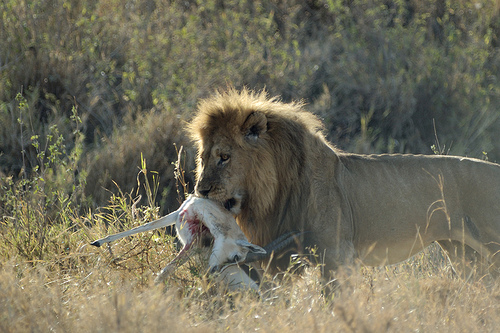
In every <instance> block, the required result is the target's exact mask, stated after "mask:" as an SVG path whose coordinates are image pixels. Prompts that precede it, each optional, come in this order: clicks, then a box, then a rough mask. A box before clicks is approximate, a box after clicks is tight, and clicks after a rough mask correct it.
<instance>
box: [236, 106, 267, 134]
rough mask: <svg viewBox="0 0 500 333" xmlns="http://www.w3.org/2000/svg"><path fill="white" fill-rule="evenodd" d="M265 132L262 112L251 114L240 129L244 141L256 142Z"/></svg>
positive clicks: (265, 126)
mask: <svg viewBox="0 0 500 333" xmlns="http://www.w3.org/2000/svg"><path fill="white" fill-rule="evenodd" d="M266 131H267V118H266V116H265V115H264V114H263V113H262V112H258V111H255V112H252V113H251V114H250V115H249V116H248V117H247V119H246V120H245V122H244V123H243V126H242V127H241V132H242V133H243V135H244V136H245V139H247V140H251V141H256V140H257V139H258V138H259V136H261V135H262V134H264V133H265V132H266Z"/></svg>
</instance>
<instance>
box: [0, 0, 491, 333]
mask: <svg viewBox="0 0 500 333" xmlns="http://www.w3.org/2000/svg"><path fill="white" fill-rule="evenodd" d="M0 15H1V17H0V216H1V218H2V220H1V225H0V238H1V239H0V257H1V258H2V259H1V260H0V267H1V268H2V272H1V274H0V330H1V331H6V332H8V331H28V330H29V331H48V330H52V331H90V330H95V331H110V330H111V331H164V330H166V329H169V330H173V331H180V330H182V331H190V330H191V331H207V330H217V331H253V330H262V331H278V330H279V331H281V330H282V329H284V328H285V329H287V330H293V331H299V330H301V331H302V330H304V329H307V330H308V331H309V330H311V329H312V330H315V331H331V330H338V331H351V330H354V331H398V332H400V331H435V330H438V329H439V330H445V331H454V332H456V331H495V330H496V329H497V328H498V326H499V323H500V306H499V305H498V304H499V299H500V286H498V283H497V284H493V285H489V286H485V285H484V284H482V283H476V282H470V283H468V282H464V280H462V279H456V278H454V277H452V276H451V275H450V272H449V266H448V265H447V262H446V260H444V258H443V257H442V255H441V254H440V252H439V251H438V250H437V249H431V250H429V251H426V252H424V253H422V254H421V255H419V256H417V257H416V258H413V259H411V260H410V261H408V262H405V263H403V264H401V265H398V266H393V267H389V268H379V269H366V268H364V269H360V270H358V271H359V273H355V274H354V275H353V276H351V277H350V278H347V279H346V282H345V286H344V288H343V289H342V292H341V293H339V294H338V295H336V296H335V299H334V300H325V299H324V298H323V297H322V294H321V290H320V287H319V285H318V281H317V274H316V273H317V268H315V267H312V268H310V269H308V270H307V273H306V274H305V275H303V276H302V277H294V276H288V275H287V277H286V279H290V280H293V282H292V283H290V284H287V285H283V284H282V285H281V287H277V288H276V289H275V290H274V291H273V293H272V294H270V295H266V297H264V301H260V302H259V301H256V300H255V299H253V298H252V296H251V295H241V297H242V298H243V300H244V302H242V301H240V300H239V298H238V297H236V298H233V299H232V300H231V301H228V299H227V298H225V297H220V296H217V295H216V293H214V292H213V288H209V287H207V285H206V283H205V281H204V279H203V278H202V274H201V272H200V270H199V268H198V265H196V264H195V263H192V264H189V265H188V267H186V268H184V270H181V271H180V273H179V274H178V276H176V278H175V279H172V280H171V281H169V282H168V283H167V285H166V286H165V288H164V290H162V289H161V288H152V287H151V282H152V273H153V272H157V271H159V270H160V269H161V267H162V265H165V263H166V262H167V261H168V259H169V258H172V256H173V254H174V253H175V252H176V251H177V250H176V244H175V241H174V240H173V238H172V237H170V236H169V235H163V234H159V233H155V234H148V235H140V236H138V237H134V238H133V239H128V240H124V241H121V242H117V244H114V245H113V246H112V247H111V248H109V249H108V250H106V249H93V248H92V249H91V248H89V246H88V245H87V244H88V243H89V242H90V241H91V240H93V239H96V238H100V237H101V236H103V235H105V234H109V233H112V232H115V231H118V230H121V229H122V228H130V227H132V226H135V225H138V224H142V223H145V222H146V221H149V220H152V219H154V218H155V217H157V216H158V214H162V213H166V212H168V211H171V210H173V209H176V208H177V207H178V201H179V200H182V193H183V189H182V184H181V186H180V188H181V189H180V191H179V192H178V190H177V186H176V180H175V174H179V173H182V172H183V171H185V174H184V178H185V180H186V182H187V184H186V188H187V191H189V189H190V188H191V187H192V182H193V180H192V173H191V170H192V168H193V150H192V147H191V144H190V142H189V141H188V140H187V138H186V136H185V133H184V132H183V131H182V128H183V127H184V124H185V122H186V121H188V120H189V119H190V117H191V115H192V114H193V112H194V110H195V109H196V104H197V101H198V100H199V99H200V98H202V97H206V96H209V95H210V94H211V93H213V91H214V90H215V89H218V88H224V87H227V86H228V85H233V86H235V87H237V88H241V87H243V86H247V87H249V88H252V89H262V88H266V90H267V91H268V92H269V94H270V95H273V96H274V95H280V96H281V97H282V99H283V100H284V101H291V100H304V101H306V102H307V106H306V108H307V109H308V110H310V111H312V112H314V113H316V114H318V115H319V116H320V117H321V118H322V119H323V121H324V123H325V125H326V131H327V134H328V138H329V139H330V140H331V141H332V142H334V143H335V144H336V145H337V146H338V147H339V148H342V149H346V150H349V151H353V152H361V153H370V152H397V153H450V154H457V155H467V156H472V157H478V158H483V159H489V160H491V161H499V160H500V140H499V134H498V133H500V132H499V131H500V118H499V116H500V83H499V82H498V80H499V73H500V72H499V69H500V39H499V38H500V3H499V1H498V0H486V1H479V0H478V1H472V0H459V1H447V0H433V1H431V0H384V1H382V0H371V1H370V0H350V1H341V0H324V1H321V0H318V1H315V0H308V1H299V0H273V1H225V0H207V1H195V0H187V1H159V0H158V1H155V0H146V1H117V0H105V1H104V0H89V1H79V0H72V1H65V0H51V1H48V0H34V1H23V0H16V1H14V0H4V1H2V2H0ZM174 144H175V145H174ZM181 147H183V148H182V151H181ZM178 156H181V160H180V163H177V160H178ZM151 170H154V171H155V172H152V171H151ZM139 195H141V198H142V200H140V198H139ZM159 207H161V211H160V208H159ZM332 327H333V329H332Z"/></svg>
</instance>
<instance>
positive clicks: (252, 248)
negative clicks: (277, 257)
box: [235, 239, 267, 254]
mask: <svg viewBox="0 0 500 333" xmlns="http://www.w3.org/2000/svg"><path fill="white" fill-rule="evenodd" d="M235 243H236V245H239V246H241V247H245V248H247V249H248V252H249V253H261V254H266V253H267V251H266V250H264V249H263V248H262V247H260V246H258V245H255V244H252V243H250V242H248V241H246V240H244V239H237V240H236V242H235Z"/></svg>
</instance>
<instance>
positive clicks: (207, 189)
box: [197, 186, 212, 197]
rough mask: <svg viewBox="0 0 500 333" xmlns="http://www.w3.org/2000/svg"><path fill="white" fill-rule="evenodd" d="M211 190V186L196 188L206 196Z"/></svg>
mask: <svg viewBox="0 0 500 333" xmlns="http://www.w3.org/2000/svg"><path fill="white" fill-rule="evenodd" d="M211 190H212V186H210V187H209V188H198V189H197V192H198V193H199V194H200V195H201V196H202V197H207V196H208V193H210V191H211Z"/></svg>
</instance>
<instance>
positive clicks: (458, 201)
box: [189, 89, 500, 273]
mask: <svg viewBox="0 0 500 333" xmlns="http://www.w3.org/2000/svg"><path fill="white" fill-rule="evenodd" d="M189 130H190V133H191V136H192V137H193V139H194V140H195V142H196V144H197V148H198V158H197V171H196V173H197V183H196V189H195V190H196V192H197V194H198V195H200V196H203V197H207V198H210V199H212V200H215V201H218V202H220V203H222V204H223V205H224V206H225V207H226V208H227V209H229V210H230V211H232V212H233V214H235V215H236V218H237V222H238V224H239V225H240V227H241V229H242V230H243V232H244V233H245V235H246V236H247V237H248V239H249V241H250V242H252V243H254V244H257V245H260V246H263V245H265V244H267V243H269V242H271V241H272V240H273V239H275V238H277V237H278V236H280V235H282V234H285V233H287V232H290V231H304V232H305V233H304V234H303V235H302V237H301V238H302V241H301V247H300V249H298V250H299V251H301V250H302V249H304V248H307V247H317V250H318V251H317V253H319V254H320V256H321V258H320V260H321V262H322V263H324V268H325V269H324V272H325V273H326V272H333V271H335V270H336V269H337V268H338V267H339V266H340V265H343V264H349V263H352V262H353V260H354V259H356V258H359V259H360V260H361V261H362V262H363V263H364V264H366V265H371V266H374V265H383V264H393V263H397V262H400V261H403V260H405V259H408V258H409V257H411V256H412V255H414V254H416V253H417V252H419V251H421V250H422V249H424V248H425V247H427V246H428V245H430V244H431V243H432V242H438V243H439V245H440V246H441V247H442V248H443V250H444V251H445V252H446V253H447V255H448V257H449V258H450V260H451V261H452V263H454V266H459V267H460V268H464V269H467V267H468V266H470V265H469V264H472V263H478V264H480V268H481V269H482V270H483V272H486V271H487V270H488V269H489V268H493V269H492V270H491V271H497V269H498V268H499V267H500V255H498V252H499V251H500V165H498V164H494V163H489V162H484V161H481V160H477V159H472V158H464V157H454V156H422V155H418V156H417V155H386V154H384V155H358V154H350V153H345V152H342V151H339V150H337V149H336V148H335V147H333V146H332V145H331V144H330V143H328V142H327V141H326V139H325V137H324V135H323V134H322V131H323V126H322V123H321V122H320V121H319V120H318V118H316V117H315V116H314V115H312V114H311V113H309V112H306V111H304V110H303V108H302V104H300V103H290V104H286V103H282V102H280V101H279V100H278V99H277V98H271V99H269V98H267V94H266V93H265V92H252V91H249V90H246V89H245V90H242V91H236V90H235V89H230V90H228V91H227V92H219V93H216V94H215V95H214V96H213V97H211V98H208V99H205V100H202V101H201V102H200V104H199V106H198V112H197V114H196V116H195V117H194V119H193V120H192V121H191V123H190V126H189ZM480 259H482V260H480ZM286 264H288V258H286V257H285V258H282V259H280V260H274V261H273V262H272V264H271V267H274V268H275V269H280V268H282V267H283V265H286ZM463 264H466V265H463Z"/></svg>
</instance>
